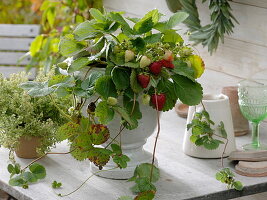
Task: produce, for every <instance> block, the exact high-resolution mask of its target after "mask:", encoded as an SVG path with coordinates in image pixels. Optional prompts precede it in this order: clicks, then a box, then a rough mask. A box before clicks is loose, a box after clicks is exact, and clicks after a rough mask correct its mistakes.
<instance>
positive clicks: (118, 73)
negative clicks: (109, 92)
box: [111, 67, 130, 90]
mask: <svg viewBox="0 0 267 200" xmlns="http://www.w3.org/2000/svg"><path fill="white" fill-rule="evenodd" d="M111 77H112V80H113V82H114V84H115V86H116V88H117V90H125V89H127V88H128V87H129V85H130V78H129V72H127V71H125V69H122V68H119V67H114V68H113V70H112V72H111Z"/></svg>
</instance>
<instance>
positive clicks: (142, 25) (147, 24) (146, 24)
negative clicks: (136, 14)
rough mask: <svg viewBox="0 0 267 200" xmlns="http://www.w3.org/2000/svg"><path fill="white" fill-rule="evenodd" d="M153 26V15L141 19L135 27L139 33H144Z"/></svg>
mask: <svg viewBox="0 0 267 200" xmlns="http://www.w3.org/2000/svg"><path fill="white" fill-rule="evenodd" d="M153 26H154V23H153V21H152V17H149V18H147V19H141V20H140V21H139V22H137V23H136V24H135V25H134V27H133V29H134V30H135V32H136V33H137V34H143V33H147V32H149V31H151V30H152V28H153Z"/></svg>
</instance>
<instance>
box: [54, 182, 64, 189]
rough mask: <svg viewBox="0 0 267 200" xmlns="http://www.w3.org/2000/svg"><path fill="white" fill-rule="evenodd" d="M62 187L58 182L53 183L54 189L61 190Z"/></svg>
mask: <svg viewBox="0 0 267 200" xmlns="http://www.w3.org/2000/svg"><path fill="white" fill-rule="evenodd" d="M61 186H62V183H60V182H57V181H53V183H52V188H54V189H57V188H60V187H61Z"/></svg>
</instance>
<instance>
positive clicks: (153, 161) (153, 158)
mask: <svg viewBox="0 0 267 200" xmlns="http://www.w3.org/2000/svg"><path fill="white" fill-rule="evenodd" d="M156 93H157V91H156V89H155V94H156ZM156 109H157V123H158V131H157V135H156V139H155V143H154V149H153V155H152V163H151V165H152V166H151V171H150V182H152V176H153V169H154V163H155V155H156V148H157V142H158V138H159V133H160V120H159V109H158V100H157V98H156Z"/></svg>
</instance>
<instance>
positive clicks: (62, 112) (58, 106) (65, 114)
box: [49, 95, 72, 121]
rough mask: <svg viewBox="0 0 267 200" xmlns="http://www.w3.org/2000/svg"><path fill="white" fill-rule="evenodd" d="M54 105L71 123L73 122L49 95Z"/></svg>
mask: <svg viewBox="0 0 267 200" xmlns="http://www.w3.org/2000/svg"><path fill="white" fill-rule="evenodd" d="M49 97H50V99H51V101H52V103H53V105H54V106H55V107H56V108H57V109H58V111H59V112H60V113H61V114H62V115H63V116H64V117H65V118H66V119H68V120H69V121H72V119H71V117H70V116H69V115H67V114H66V113H65V112H64V111H63V110H62V109H61V108H60V107H59V106H58V105H57V104H56V102H55V101H54V99H53V97H52V96H51V95H49Z"/></svg>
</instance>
